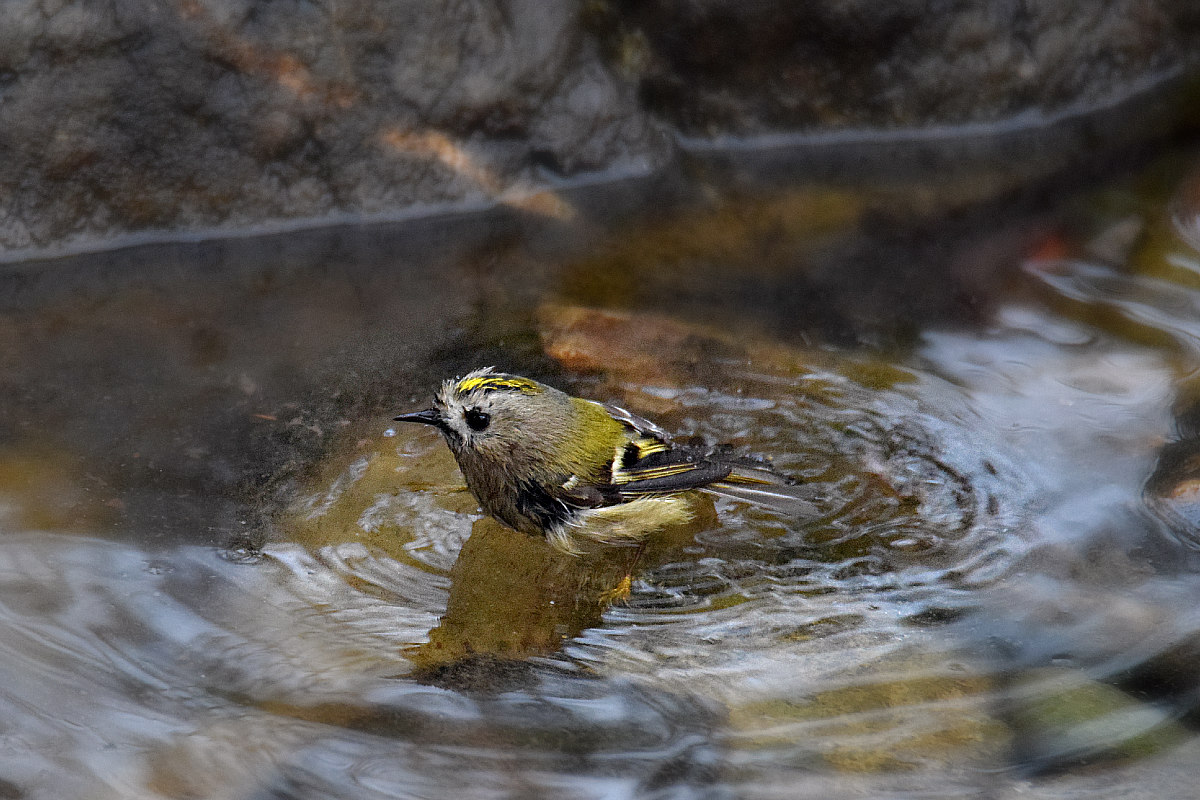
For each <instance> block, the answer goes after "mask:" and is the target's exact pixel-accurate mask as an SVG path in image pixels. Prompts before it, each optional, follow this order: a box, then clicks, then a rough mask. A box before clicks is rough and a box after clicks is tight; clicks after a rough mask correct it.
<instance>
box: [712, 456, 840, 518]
mask: <svg viewBox="0 0 1200 800" xmlns="http://www.w3.org/2000/svg"><path fill="white" fill-rule="evenodd" d="M704 488H705V489H706V490H708V491H710V492H712V493H713V494H717V495H720V496H722V497H728V498H730V499H732V500H740V501H742V502H745V503H753V504H754V505H758V506H763V507H765V508H770V509H774V510H775V511H778V512H780V513H782V514H786V515H788V516H792V517H802V518H814V517H819V516H821V514H822V513H823V512H822V511H821V507H820V505H819V504H820V501H821V500H823V499H824V496H823V495H822V494H821V492H820V491H818V490H817V489H816V488H815V487H812V486H805V485H804V484H801V483H797V482H796V481H795V479H793V478H790V477H788V476H787V475H781V474H780V473H778V472H776V471H775V470H773V469H770V468H769V467H766V466H760V465H758V464H753V465H751V464H739V465H737V466H736V467H734V469H733V471H732V472H731V473H730V474H729V475H728V476H726V477H725V478H724V479H722V480H720V481H717V482H715V483H711V484H709V485H708V486H706V487H704Z"/></svg>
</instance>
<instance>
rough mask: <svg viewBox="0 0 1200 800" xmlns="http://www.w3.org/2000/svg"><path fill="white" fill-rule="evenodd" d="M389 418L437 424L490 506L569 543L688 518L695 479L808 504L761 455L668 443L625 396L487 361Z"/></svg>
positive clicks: (638, 538) (633, 534) (635, 535)
mask: <svg viewBox="0 0 1200 800" xmlns="http://www.w3.org/2000/svg"><path fill="white" fill-rule="evenodd" d="M396 420H397V421H399V422H417V423H422V424H425V425H432V426H434V427H436V428H437V429H438V430H439V431H441V432H442V436H443V437H445V439H446V444H447V445H449V447H450V451H451V452H452V453H453V454H454V458H455V460H456V461H457V462H458V466H459V469H461V470H462V474H463V477H464V478H465V479H466V483H467V488H469V489H470V490H471V493H472V494H473V495H474V496H475V498H476V499H477V500H478V501H479V504H480V506H482V508H483V510H484V511H485V512H486V513H488V514H490V515H491V516H493V517H495V518H496V519H498V520H500V521H501V522H503V523H504V524H506V525H508V526H510V527H512V528H515V529H516V530H518V531H522V532H524V533H527V534H531V535H535V536H544V537H545V538H546V539H547V540H548V541H549V542H550V544H551V545H553V546H554V547H556V548H558V549H559V550H562V551H564V552H567V553H572V554H579V553H581V552H583V551H584V550H585V549H587V548H588V547H589V545H595V544H601V545H621V544H638V543H640V542H642V541H643V540H644V539H645V538H646V537H648V536H651V535H653V534H655V533H657V532H660V531H663V530H665V529H668V528H672V527H674V526H676V525H684V524H687V523H688V522H690V521H691V520H692V516H693V514H694V510H693V509H694V507H695V506H694V504H693V503H692V502H691V501H690V500H691V498H689V497H688V494H689V493H691V492H694V491H696V490H704V491H709V492H715V493H718V494H724V495H728V496H732V497H735V498H738V499H742V500H748V501H751V502H759V503H763V504H766V505H769V506H773V507H776V508H779V509H781V510H783V511H786V512H788V513H793V514H799V515H804V516H807V515H811V514H813V513H814V511H815V507H814V506H813V504H812V503H811V502H809V501H808V500H807V499H805V498H804V497H802V496H801V494H800V493H799V492H797V491H796V490H797V489H798V488H799V487H796V486H795V485H794V484H795V481H793V480H792V479H790V478H788V477H786V476H783V475H780V474H779V473H777V472H775V471H774V470H772V469H770V468H769V467H767V466H766V465H764V464H762V463H759V462H755V461H750V460H748V459H733V458H723V457H720V456H718V455H715V454H713V453H711V452H707V451H705V450H703V449H700V448H695V447H688V446H680V445H675V444H673V443H672V441H671V437H670V436H669V435H668V434H667V432H666V431H664V430H663V429H662V428H660V427H658V426H657V425H655V424H654V423H652V422H649V421H648V420H645V419H642V418H641V417H638V416H635V415H633V414H631V413H629V412H628V411H626V410H625V409H623V408H619V407H617V406H613V405H607V404H602V403H596V402H593V401H591V400H584V399H581V398H578V397H572V396H570V395H568V394H566V393H564V392H561V391H559V390H557V389H554V388H552V387H550V386H546V385H544V384H542V383H538V382H537V381H534V380H530V379H529V378H522V377H520V376H517V375H509V374H505V373H501V372H496V371H495V370H494V369H493V368H491V367H486V368H484V369H478V370H475V371H474V372H471V373H470V374H468V375H467V376H466V377H464V378H460V379H456V380H448V381H446V382H444V383H443V384H442V387H441V389H440V391H438V393H437V396H436V398H435V400H434V405H433V407H432V408H429V409H426V410H425V411H417V412H413V413H409V414H401V415H400V416H398V417H396Z"/></svg>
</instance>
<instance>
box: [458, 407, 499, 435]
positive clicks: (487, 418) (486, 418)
mask: <svg viewBox="0 0 1200 800" xmlns="http://www.w3.org/2000/svg"><path fill="white" fill-rule="evenodd" d="M463 419H465V420H466V421H467V427H468V428H470V429H471V430H473V431H481V430H483V429H484V428H486V427H487V426H488V423H489V422H491V421H492V415H491V414H488V413H486V412H483V411H480V410H479V409H478V408H468V409H467V410H466V411H465V412H464V413H463Z"/></svg>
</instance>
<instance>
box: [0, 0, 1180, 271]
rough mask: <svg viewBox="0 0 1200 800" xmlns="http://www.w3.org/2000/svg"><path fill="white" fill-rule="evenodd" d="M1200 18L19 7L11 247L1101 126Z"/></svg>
mask: <svg viewBox="0 0 1200 800" xmlns="http://www.w3.org/2000/svg"><path fill="white" fill-rule="evenodd" d="M1190 5H1191V4H1190V3H1189V0H1028V1H1027V2H1016V1H1015V0H1011V1H1006V2H999V3H987V4H982V5H981V4H979V3H972V2H967V0H896V1H895V2H890V3H883V4H879V3H868V2H865V1H864V0H817V1H815V2H808V3H792V2H786V0H755V2H731V0H649V1H646V0H638V1H637V2H632V0H619V1H618V0H613V2H601V1H600V0H593V2H587V3H584V2H582V0H575V1H574V2H544V1H542V0H499V1H497V2H489V1H487V0H411V1H410V2H404V3H389V2H385V0H362V2H354V3H323V2H304V1H302V0H278V2H271V1H269V0H167V2H158V1H157V0H5V2H4V3H3V6H2V7H0V154H3V158H0V260H7V261H11V260H15V259H19V258H21V257H22V256H24V255H29V254H42V255H44V254H46V253H50V252H54V251H58V250H63V249H68V250H69V249H89V248H92V247H97V246H111V245H112V244H114V243H119V242H128V241H131V240H132V241H136V240H137V239H138V238H139V237H150V238H154V237H162V236H174V235H177V234H179V233H184V234H188V233H195V232H213V231H226V230H228V231H235V230H259V229H262V228H264V227H266V228H270V227H279V226H281V225H301V224H312V223H319V222H330V221H337V220H360V219H378V218H387V217H394V216H396V215H401V214H409V213H420V212H422V211H427V210H430V209H437V208H444V207H462V206H463V205H464V204H478V203H492V202H501V203H511V204H515V205H518V206H522V207H531V208H534V209H536V210H539V211H543V212H546V211H549V212H551V213H559V212H564V211H567V210H566V209H564V208H562V207H561V206H556V205H555V203H556V200H555V199H554V198H549V200H547V198H546V197H545V195H542V196H541V197H540V200H539V196H538V193H539V192H544V191H545V190H547V189H553V188H556V187H557V186H559V185H561V182H560V181H561V179H562V178H580V177H583V176H587V175H589V174H594V173H603V174H604V175H606V176H623V175H630V174H645V173H646V172H649V171H654V170H655V169H657V168H659V167H661V166H663V165H664V164H667V163H670V161H671V159H672V156H673V146H672V134H674V133H682V134H684V135H685V136H689V137H711V136H720V135H723V134H747V133H760V132H784V133H791V132H797V131H799V132H811V131H816V132H822V131H829V130H836V129H839V128H846V127H851V128H858V129H864V128H865V129H868V130H881V129H900V130H911V129H917V128H921V127H923V126H929V125H944V124H950V125H953V124H958V123H963V122H979V121H985V122H986V121H989V120H997V119H1011V118H1013V117H1016V118H1017V119H1021V117H1020V115H1021V114H1022V113H1023V112H1026V111H1029V110H1046V111H1050V112H1055V111H1059V110H1061V109H1064V108H1070V109H1075V111H1076V112H1080V113H1085V114H1086V112H1088V110H1089V109H1094V108H1101V107H1103V106H1105V105H1106V104H1110V103H1111V102H1112V101H1113V99H1114V98H1120V97H1122V96H1125V95H1128V94H1130V93H1131V92H1136V91H1137V90H1138V89H1139V87H1141V88H1143V89H1144V88H1145V87H1146V86H1147V85H1151V84H1153V82H1154V80H1155V78H1156V76H1162V75H1165V74H1172V72H1179V71H1180V70H1182V69H1186V68H1187V66H1188V58H1189V56H1188V53H1191V52H1197V48H1196V47H1195V44H1196V41H1197V39H1200V35H1198V31H1200V11H1196V10H1194V9H1192V8H1190ZM1176 105H1178V106H1181V107H1182V105H1183V104H1181V103H1177V104H1176ZM1073 113H1074V112H1073ZM1180 113H1182V112H1180ZM1127 116H1128V115H1127ZM1131 122H1136V123H1137V124H1130V125H1124V124H1122V125H1115V126H1113V125H1107V126H1103V127H1104V130H1102V131H1100V132H1099V133H1098V134H1097V133H1094V132H1092V131H1084V132H1082V133H1079V132H1076V133H1075V134H1072V135H1074V136H1075V139H1071V138H1070V136H1068V135H1067V134H1059V133H1054V134H1053V135H1052V136H1050V137H1048V138H1053V139H1056V140H1063V141H1068V140H1069V141H1068V144H1067V145H1066V148H1067V149H1073V150H1074V151H1079V150H1081V149H1086V148H1088V147H1090V144H1088V143H1090V142H1091V141H1092V140H1093V139H1098V140H1104V139H1105V137H1106V136H1109V137H1111V136H1112V135H1116V134H1117V133H1118V132H1120V135H1122V136H1123V137H1124V141H1123V143H1124V144H1128V143H1129V141H1130V140H1133V141H1134V142H1135V143H1136V142H1139V141H1141V138H1139V137H1140V136H1141V135H1142V134H1140V131H1141V130H1142V129H1143V128H1146V127H1151V126H1153V125H1155V124H1157V123H1154V122H1150V121H1146V120H1143V119H1142V118H1141V116H1140V115H1139V116H1138V118H1137V120H1134V121H1131ZM1159 135H1161V131H1160V132H1159ZM985 138H986V137H985ZM1076 139H1078V140H1079V141H1082V142H1084V143H1083V144H1080V143H1079V141H1076ZM1009 146H1010V147H1011V144H1010V145H1009ZM1019 149H1020V150H1021V152H1023V153H1024V152H1028V151H1029V149H1030V148H1028V147H1027V146H1026V145H1025V143H1024V142H1022V143H1021V145H1020V147H1019ZM993 150H994V151H995V150H998V148H997V147H993ZM872 153H874V155H875V156H877V157H878V156H879V152H878V148H876V149H875V150H873V151H872ZM937 155H938V158H939V159H940V161H941V162H942V163H946V162H950V163H959V162H962V161H963V159H962V158H960V157H958V156H956V155H955V154H954V153H953V152H949V153H947V152H939V154H937ZM870 156H871V153H868V154H865V155H858V154H855V155H852V156H851V158H852V160H856V161H866V162H871V158H870ZM881 158H882V161H883V162H884V163H885V164H890V163H891V162H892V160H893V159H892V156H891V155H890V154H884V155H883V156H882V157H881ZM985 158H991V160H992V162H1000V163H1007V162H1008V161H1010V160H1011V154H1010V155H1005V154H1004V153H1001V152H993V153H992V154H991V155H990V156H987V155H986V154H985ZM917 160H918V161H920V162H921V163H925V160H927V159H926V157H925V156H923V155H922V156H921V157H920V158H918V159H917ZM871 163H874V162H871ZM1063 166H1064V165H1063V163H1062V162H1061V161H1060V160H1057V158H1056V159H1052V163H1050V164H1049V166H1046V167H1039V169H1038V170H1037V172H1038V174H1046V173H1047V172H1048V171H1053V170H1056V169H1062V168H1063ZM772 169H774V171H775V172H781V171H783V172H786V173H787V174H789V175H790V174H792V171H791V170H779V169H775V168H772ZM869 169H870V170H871V171H878V170H877V169H876V167H874V166H871V167H869ZM539 203H540V204H539Z"/></svg>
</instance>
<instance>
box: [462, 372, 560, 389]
mask: <svg viewBox="0 0 1200 800" xmlns="http://www.w3.org/2000/svg"><path fill="white" fill-rule="evenodd" d="M476 389H483V390H487V389H494V390H496V391H501V392H503V391H512V392H520V393H521V394H540V393H541V391H542V387H541V386H540V385H538V384H537V383H535V382H534V381H531V380H529V379H528V378H517V377H514V376H512V375H479V376H476V377H473V378H463V379H462V380H461V381H459V382H458V385H457V386H456V387H455V391H456V392H458V393H459V394H466V393H467V392H473V391H475V390H476Z"/></svg>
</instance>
